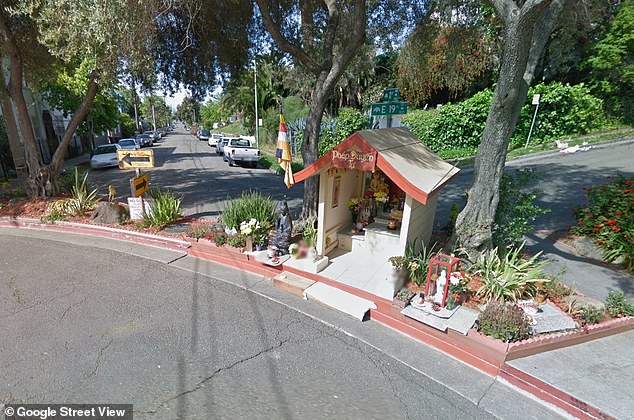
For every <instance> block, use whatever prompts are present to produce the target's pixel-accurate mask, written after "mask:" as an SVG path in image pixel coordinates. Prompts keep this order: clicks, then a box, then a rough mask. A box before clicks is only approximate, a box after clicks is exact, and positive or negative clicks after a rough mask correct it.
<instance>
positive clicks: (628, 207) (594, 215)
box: [573, 175, 634, 272]
mask: <svg viewBox="0 0 634 420" xmlns="http://www.w3.org/2000/svg"><path fill="white" fill-rule="evenodd" d="M582 188H583V189H584V190H585V191H587V194H588V203H587V204H586V205H585V206H583V207H580V208H576V209H574V213H575V217H576V218H577V226H575V228H574V229H573V231H574V232H575V233H577V234H579V235H583V236H587V237H589V238H592V239H594V241H595V242H596V243H597V245H598V246H599V247H600V248H601V249H602V250H603V257H604V259H605V260H606V261H607V262H612V261H614V260H616V259H617V258H623V266H624V267H625V268H626V269H627V270H629V271H631V272H634V178H625V177H624V176H622V175H619V176H617V177H615V178H613V179H612V180H610V181H609V182H608V183H606V184H603V185H600V186H593V187H590V188H588V187H586V186H584V187H582Z"/></svg>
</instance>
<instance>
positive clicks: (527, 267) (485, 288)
mask: <svg viewBox="0 0 634 420" xmlns="http://www.w3.org/2000/svg"><path fill="white" fill-rule="evenodd" d="M523 248H524V243H522V244H521V245H520V246H518V247H516V248H512V249H509V250H508V251H507V252H506V253H505V254H504V255H503V256H500V252H499V251H498V248H494V249H491V250H488V251H486V252H483V253H482V254H481V255H480V256H479V257H478V259H477V260H476V261H474V262H473V263H472V264H471V267H470V268H469V271H470V272H473V273H474V274H478V275H479V276H480V277H481V279H482V282H483V283H484V284H483V285H482V286H481V287H480V288H479V289H478V290H477V292H476V293H477V295H478V296H480V297H482V298H484V299H486V300H488V301H491V300H493V301H497V302H500V303H503V302H506V301H511V302H515V301H517V300H519V299H521V298H522V297H525V296H535V294H536V292H537V286H538V285H540V284H544V283H547V282H549V281H550V280H549V279H547V278H546V276H545V274H544V272H543V271H542V268H543V266H544V262H543V261H539V257H540V255H541V252H539V253H537V254H536V255H534V256H532V257H530V258H524V257H523V256H522V249H523Z"/></svg>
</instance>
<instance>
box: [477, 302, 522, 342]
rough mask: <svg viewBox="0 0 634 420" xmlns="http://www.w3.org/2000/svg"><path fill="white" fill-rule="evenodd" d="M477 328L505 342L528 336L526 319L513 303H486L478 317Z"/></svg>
mask: <svg viewBox="0 0 634 420" xmlns="http://www.w3.org/2000/svg"><path fill="white" fill-rule="evenodd" d="M478 330H479V331H480V332H481V333H483V334H486V335H488V336H491V337H493V338H497V339H498V340H502V341H504V342H506V343H509V342H514V341H520V340H524V339H526V338H528V337H530V328H529V322H528V319H527V318H526V316H524V311H523V310H522V309H521V308H519V307H517V306H515V305H497V304H489V305H487V307H486V309H485V310H484V311H482V313H481V314H480V318H479V319H478Z"/></svg>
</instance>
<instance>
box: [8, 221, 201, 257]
mask: <svg viewBox="0 0 634 420" xmlns="http://www.w3.org/2000/svg"><path fill="white" fill-rule="evenodd" d="M0 226H3V227H13V228H17V229H34V230H45V231H60V232H73V233H82V234H87V235H95V236H102V237H106V238H111V239H118V240H122V241H128V242H135V243H141V244H143V245H149V246H154V247H158V248H166V249H171V250H176V251H187V249H188V248H189V247H190V246H191V244H190V243H189V242H187V241H182V240H179V239H173V238H167V237H164V236H158V235H150V234H147V233H142V232H133V231H129V230H124V229H117V228H112V227H108V226H100V225H88V224H84V223H74V222H55V223H51V224H44V223H41V222H40V221H39V220H37V219H27V218H8V217H2V218H0Z"/></svg>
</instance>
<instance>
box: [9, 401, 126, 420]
mask: <svg viewBox="0 0 634 420" xmlns="http://www.w3.org/2000/svg"><path fill="white" fill-rule="evenodd" d="M0 414H4V417H3V418H2V419H3V420H61V419H64V420H75V419H80V420H102V419H103V420H111V419H117V420H132V419H133V417H132V416H133V414H132V404H5V405H4V406H3V405H2V404H0Z"/></svg>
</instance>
